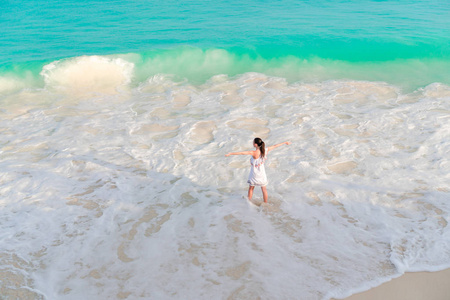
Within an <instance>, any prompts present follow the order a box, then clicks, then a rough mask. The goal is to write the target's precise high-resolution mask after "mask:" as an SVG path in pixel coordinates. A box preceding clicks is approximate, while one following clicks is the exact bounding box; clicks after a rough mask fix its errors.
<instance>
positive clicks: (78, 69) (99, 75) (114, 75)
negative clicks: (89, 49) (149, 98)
mask: <svg viewBox="0 0 450 300" xmlns="http://www.w3.org/2000/svg"><path fill="white" fill-rule="evenodd" d="M133 68H134V64H133V63H131V62H129V61H126V60H124V59H122V58H108V57H104V56H81V57H75V58H71V59H65V60H58V61H54V62H52V63H50V64H48V65H45V66H44V67H43V70H42V72H41V76H42V77H43V78H44V80H45V83H46V86H47V88H53V89H58V90H59V91H66V92H68V93H71V94H73V93H83V94H84V93H103V94H105V93H107V94H115V93H117V92H118V91H119V89H120V88H123V87H125V86H126V85H127V84H128V83H130V81H131V79H132V75H133Z"/></svg>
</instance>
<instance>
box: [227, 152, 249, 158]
mask: <svg viewBox="0 0 450 300" xmlns="http://www.w3.org/2000/svg"><path fill="white" fill-rule="evenodd" d="M253 152H255V151H242V152H230V153H227V154H225V156H227V157H228V156H230V155H253Z"/></svg>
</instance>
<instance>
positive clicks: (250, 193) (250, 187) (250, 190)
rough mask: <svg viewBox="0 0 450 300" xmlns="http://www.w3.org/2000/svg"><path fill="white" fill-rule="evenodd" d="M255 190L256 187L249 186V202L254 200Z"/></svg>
mask: <svg viewBox="0 0 450 300" xmlns="http://www.w3.org/2000/svg"><path fill="white" fill-rule="evenodd" d="M254 189H255V187H254V186H251V185H250V186H249V187H248V200H252V197H253V190H254Z"/></svg>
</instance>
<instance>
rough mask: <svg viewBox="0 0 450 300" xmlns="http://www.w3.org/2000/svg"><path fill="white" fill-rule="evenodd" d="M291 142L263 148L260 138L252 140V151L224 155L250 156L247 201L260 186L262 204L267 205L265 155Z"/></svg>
mask: <svg viewBox="0 0 450 300" xmlns="http://www.w3.org/2000/svg"><path fill="white" fill-rule="evenodd" d="M290 143H291V142H284V143H281V144H277V145H275V146H270V147H267V148H266V146H265V144H264V142H263V141H262V140H261V139H260V138H255V139H254V140H253V147H255V150H253V151H242V152H230V153H228V154H226V155H225V156H227V157H228V156H230V155H251V156H252V157H251V158H250V164H251V169H250V174H249V175H248V180H247V182H248V184H249V187H248V200H252V197H253V190H254V189H255V186H260V187H261V191H262V194H263V199H264V202H265V203H267V198H268V196H267V189H266V185H267V177H266V170H265V168H264V162H265V161H266V158H267V154H268V153H269V151H272V150H273V149H275V148H278V147H280V146H281V145H284V144H286V145H289V144H290Z"/></svg>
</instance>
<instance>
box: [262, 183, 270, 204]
mask: <svg viewBox="0 0 450 300" xmlns="http://www.w3.org/2000/svg"><path fill="white" fill-rule="evenodd" d="M261 191H262V193H263V199H264V203H267V199H268V198H269V196H268V195H267V189H266V187H265V186H262V187H261Z"/></svg>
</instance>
